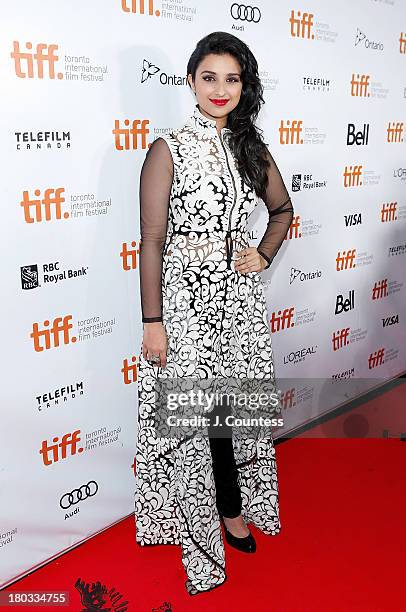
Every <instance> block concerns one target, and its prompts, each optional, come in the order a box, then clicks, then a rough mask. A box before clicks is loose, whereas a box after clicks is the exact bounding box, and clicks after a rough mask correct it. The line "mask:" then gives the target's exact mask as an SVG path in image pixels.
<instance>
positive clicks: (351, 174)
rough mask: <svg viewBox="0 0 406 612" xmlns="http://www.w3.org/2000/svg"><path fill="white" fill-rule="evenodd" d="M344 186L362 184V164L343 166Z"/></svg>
mask: <svg viewBox="0 0 406 612" xmlns="http://www.w3.org/2000/svg"><path fill="white" fill-rule="evenodd" d="M343 177H344V187H359V186H360V185H362V180H361V177H362V166H345V168H344V172H343Z"/></svg>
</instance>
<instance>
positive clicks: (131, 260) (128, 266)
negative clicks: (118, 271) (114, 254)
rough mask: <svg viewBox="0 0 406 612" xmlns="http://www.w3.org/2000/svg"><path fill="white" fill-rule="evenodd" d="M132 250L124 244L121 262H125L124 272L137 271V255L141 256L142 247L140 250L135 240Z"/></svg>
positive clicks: (132, 243)
mask: <svg viewBox="0 0 406 612" xmlns="http://www.w3.org/2000/svg"><path fill="white" fill-rule="evenodd" d="M131 246H132V247H133V248H132V249H130V248H128V246H127V244H126V243H125V242H123V249H122V251H121V253H120V257H121V260H122V262H123V270H126V271H128V270H135V269H136V268H137V255H139V254H140V245H138V248H135V247H136V246H137V243H136V242H135V240H133V241H132V242H131Z"/></svg>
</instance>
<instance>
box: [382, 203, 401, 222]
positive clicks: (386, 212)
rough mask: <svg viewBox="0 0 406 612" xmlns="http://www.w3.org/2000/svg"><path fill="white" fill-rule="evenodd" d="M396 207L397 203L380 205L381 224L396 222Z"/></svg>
mask: <svg viewBox="0 0 406 612" xmlns="http://www.w3.org/2000/svg"><path fill="white" fill-rule="evenodd" d="M397 206H398V203H397V202H390V203H389V204H382V208H381V221H382V223H386V222H387V221H396V220H397V215H396V209H397Z"/></svg>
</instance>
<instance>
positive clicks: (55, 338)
mask: <svg viewBox="0 0 406 612" xmlns="http://www.w3.org/2000/svg"><path fill="white" fill-rule="evenodd" d="M71 320H72V315H66V316H65V317H55V319H54V320H53V321H52V324H51V322H50V321H49V320H48V319H46V320H45V321H44V322H43V328H42V329H40V326H39V323H33V324H32V332H31V334H30V338H32V340H33V345H34V350H35V352H37V353H40V352H42V351H44V350H45V351H47V350H49V349H51V348H56V347H58V346H60V344H61V343H62V345H64V344H71V343H72V342H76V337H75V336H72V337H70V335H69V330H70V329H72V327H73V325H72V323H71V322H70V321H71Z"/></svg>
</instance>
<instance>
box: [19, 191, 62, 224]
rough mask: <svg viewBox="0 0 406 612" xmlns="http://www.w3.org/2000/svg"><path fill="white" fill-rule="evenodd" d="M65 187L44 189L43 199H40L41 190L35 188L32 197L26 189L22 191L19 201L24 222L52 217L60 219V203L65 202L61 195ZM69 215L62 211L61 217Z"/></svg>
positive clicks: (33, 221) (39, 221)
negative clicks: (21, 197)
mask: <svg viewBox="0 0 406 612" xmlns="http://www.w3.org/2000/svg"><path fill="white" fill-rule="evenodd" d="M64 191H65V189H64V188H63V187H58V188H57V189H45V192H44V197H43V199H40V198H39V196H40V195H41V190H40V189H36V190H35V191H34V195H35V196H36V197H35V198H34V199H31V198H30V196H29V192H28V191H23V199H22V201H21V202H20V205H21V206H22V208H23V210H24V220H25V222H26V223H35V222H36V223H41V221H52V220H53V219H62V209H61V204H63V202H65V198H63V197H62V194H63V193H64ZM68 217H69V213H68V212H64V213H63V218H64V219H67V218H68Z"/></svg>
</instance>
